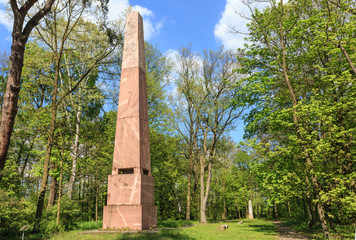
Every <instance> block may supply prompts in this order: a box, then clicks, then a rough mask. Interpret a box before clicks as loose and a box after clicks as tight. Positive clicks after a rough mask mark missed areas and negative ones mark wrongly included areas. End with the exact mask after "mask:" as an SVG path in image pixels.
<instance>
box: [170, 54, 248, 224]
mask: <svg viewBox="0 0 356 240" xmlns="http://www.w3.org/2000/svg"><path fill="white" fill-rule="evenodd" d="M182 54H186V56H184V55H183V56H181V58H182V64H181V69H180V73H181V74H180V76H181V77H180V78H178V79H177V83H178V84H177V85H178V92H179V93H182V94H183V96H184V99H183V100H184V101H186V102H183V107H184V108H186V109H187V110H188V117H187V118H185V117H184V116H183V117H184V118H183V121H182V123H183V124H184V125H185V128H186V130H185V131H187V133H188V134H189V135H188V136H186V137H185V138H186V141H187V145H188V146H193V148H194V150H195V151H196V153H197V156H198V158H197V159H198V161H199V163H198V165H199V168H200V170H199V179H200V220H201V222H203V223H206V222H207V216H206V206H207V201H208V197H209V192H210V183H211V175H212V170H213V163H214V161H216V150H217V149H216V146H217V144H218V142H219V140H220V138H221V137H222V136H223V134H225V133H226V132H227V131H228V130H229V129H230V128H231V127H232V126H233V123H234V120H236V119H237V118H238V117H239V116H240V115H241V114H242V112H243V107H242V108H240V107H238V106H237V105H235V104H233V103H232V102H231V101H230V99H232V96H233V95H234V91H233V88H232V84H230V83H234V84H238V83H237V82H238V75H237V74H236V73H234V72H233V71H232V70H233V66H234V65H235V60H234V57H233V56H234V55H233V53H232V52H224V51H223V50H222V49H219V50H218V51H205V52H204V57H203V58H202V59H201V60H202V64H201V66H200V69H199V70H200V73H201V75H199V77H197V78H195V79H194V78H192V77H196V76H197V75H196V73H195V72H194V71H196V70H195V69H194V68H195V67H194V64H195V63H194V60H193V59H194V57H195V56H193V55H192V54H191V53H190V52H189V51H182ZM185 58H187V59H185ZM191 86H193V88H192V87H191ZM180 105H182V104H180ZM192 114H196V115H195V116H194V115H192ZM194 118H195V119H194ZM195 131H196V133H194V132H195ZM181 133H183V131H181ZM188 141H189V142H188ZM190 144H192V145H190ZM188 150H189V147H188ZM189 151H190V150H189ZM189 155H190V154H189V153H188V156H189ZM191 157H192V155H190V156H189V159H191ZM191 163H192V160H190V166H191V165H192V164H191ZM188 181H189V179H188ZM188 199H189V195H188Z"/></svg>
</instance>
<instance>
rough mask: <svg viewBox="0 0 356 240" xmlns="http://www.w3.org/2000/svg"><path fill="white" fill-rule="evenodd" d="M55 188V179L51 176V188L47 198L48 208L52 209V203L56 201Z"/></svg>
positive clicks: (56, 183) (56, 182) (56, 184)
mask: <svg viewBox="0 0 356 240" xmlns="http://www.w3.org/2000/svg"><path fill="white" fill-rule="evenodd" d="M57 188H58V181H57V179H56V178H55V177H53V176H51V188H50V191H49V197H48V207H52V206H53V205H54V201H55V200H56V193H57Z"/></svg>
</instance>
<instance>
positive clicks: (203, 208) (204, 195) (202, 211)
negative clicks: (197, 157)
mask: <svg viewBox="0 0 356 240" xmlns="http://www.w3.org/2000/svg"><path fill="white" fill-rule="evenodd" d="M201 158H202V160H201V165H200V171H201V172H200V198H201V200H200V222H201V223H207V216H206V204H207V202H208V197H209V191H210V181H211V170H212V160H211V159H209V163H208V179H207V180H206V187H205V189H204V175H205V174H204V173H205V172H204V169H205V164H204V162H205V158H204V157H203V156H201Z"/></svg>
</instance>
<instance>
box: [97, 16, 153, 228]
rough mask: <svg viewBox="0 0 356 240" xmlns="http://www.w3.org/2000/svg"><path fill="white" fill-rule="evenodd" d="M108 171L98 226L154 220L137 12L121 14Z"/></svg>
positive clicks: (129, 225) (137, 225)
mask: <svg viewBox="0 0 356 240" xmlns="http://www.w3.org/2000/svg"><path fill="white" fill-rule="evenodd" d="M126 17H127V19H126V26H125V41H124V55H123V60H122V70H121V82H120V95H119V107H118V113H117V123H116V135H115V149H114V159H113V167H112V175H109V179H108V196H107V206H104V217H103V228H104V229H123V228H125V229H133V230H143V229H149V228H154V227H155V226H156V225H157V207H156V206H154V181H153V177H152V176H151V160H150V143H149V135H148V112H147V86H146V72H145V70H146V67H145V45H144V37H143V23H142V17H141V15H140V14H139V13H138V12H131V13H128V14H127V16H126Z"/></svg>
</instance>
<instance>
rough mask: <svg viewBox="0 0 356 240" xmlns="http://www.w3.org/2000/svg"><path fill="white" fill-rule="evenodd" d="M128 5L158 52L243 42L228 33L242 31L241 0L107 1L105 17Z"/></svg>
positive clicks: (2, 40)
mask: <svg viewBox="0 0 356 240" xmlns="http://www.w3.org/2000/svg"><path fill="white" fill-rule="evenodd" d="M7 2H8V0H0V52H2V51H7V52H10V45H11V32H10V29H11V25H12V24H11V20H9V19H8V17H7V14H6V11H5V6H7V4H8V3H7ZM130 5H132V6H133V9H134V10H137V11H139V12H140V13H141V15H142V16H143V19H144V28H145V39H146V40H147V41H148V42H150V43H151V44H153V45H156V46H157V47H158V48H159V49H160V51H161V52H162V53H165V54H167V56H174V54H175V53H176V50H177V49H178V48H179V47H184V46H187V45H188V44H191V48H192V49H193V51H196V52H198V53H202V51H203V49H212V50H216V49H218V48H219V47H220V46H221V45H223V46H224V47H225V49H236V48H238V47H242V45H243V42H244V41H243V37H244V36H243V35H239V34H232V33H231V26H233V27H235V28H237V29H238V30H239V31H242V32H246V28H245V25H246V23H247V20H246V19H245V18H243V17H241V14H245V15H248V10H247V7H246V6H244V4H242V2H241V0H110V2H109V19H111V20H114V19H116V18H118V15H119V14H120V12H122V11H123V10H125V9H126V8H127V7H128V6H130ZM242 135H243V127H242V123H240V124H239V127H238V128H237V129H236V130H235V131H233V132H232V133H231V136H232V137H233V139H234V140H235V141H236V142H238V141H240V140H242Z"/></svg>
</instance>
